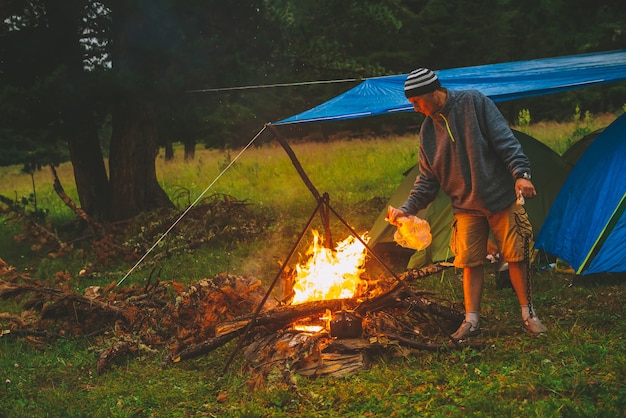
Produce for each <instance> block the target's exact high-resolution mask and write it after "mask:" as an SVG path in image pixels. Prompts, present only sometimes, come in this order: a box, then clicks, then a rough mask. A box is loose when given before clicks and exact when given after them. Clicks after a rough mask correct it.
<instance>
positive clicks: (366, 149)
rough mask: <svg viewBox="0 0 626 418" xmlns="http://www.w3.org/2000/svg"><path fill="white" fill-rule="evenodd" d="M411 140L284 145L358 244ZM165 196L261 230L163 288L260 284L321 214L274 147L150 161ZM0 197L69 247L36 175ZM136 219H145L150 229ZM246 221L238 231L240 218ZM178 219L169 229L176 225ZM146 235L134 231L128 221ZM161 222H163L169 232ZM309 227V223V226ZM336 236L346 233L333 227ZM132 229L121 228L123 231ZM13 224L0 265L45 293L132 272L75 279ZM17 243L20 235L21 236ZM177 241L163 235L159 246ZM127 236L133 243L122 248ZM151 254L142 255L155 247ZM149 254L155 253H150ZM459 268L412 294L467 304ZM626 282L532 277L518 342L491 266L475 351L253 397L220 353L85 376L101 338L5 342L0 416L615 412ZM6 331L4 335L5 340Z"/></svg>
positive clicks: (181, 271)
mask: <svg viewBox="0 0 626 418" xmlns="http://www.w3.org/2000/svg"><path fill="white" fill-rule="evenodd" d="M613 119H615V115H593V116H592V115H584V116H582V117H578V118H576V117H575V118H574V120H573V121H572V122H569V123H556V122H554V123H553V122H541V123H526V124H524V123H521V124H520V126H516V127H515V128H516V129H519V130H522V131H524V132H526V133H528V134H530V135H531V136H533V137H535V138H537V139H539V140H540V141H542V142H544V143H546V144H547V145H548V146H550V147H551V148H552V149H554V150H555V151H556V152H558V153H560V154H561V153H563V152H564V151H565V150H566V149H567V147H568V146H570V145H571V144H573V143H574V142H576V141H577V140H579V139H580V137H582V135H584V134H585V133H589V132H592V131H594V130H596V129H599V128H602V127H605V126H606V125H607V124H608V123H610V122H611V121H612V120H613ZM417 142H418V136H417V134H414V135H406V136H387V137H380V138H367V139H345V138H334V139H333V140H331V141H328V142H303V141H293V143H292V145H291V146H292V148H293V151H294V153H295V154H296V156H297V158H298V160H299V161H300V163H301V164H302V167H303V169H304V171H305V172H306V174H307V176H308V177H309V178H310V180H311V182H312V184H313V185H314V186H315V188H316V189H317V190H318V191H319V192H320V193H328V196H329V198H330V204H331V205H332V207H333V208H334V209H336V210H337V212H339V213H340V214H341V215H342V217H343V218H344V219H346V220H347V221H348V222H349V223H350V225H351V226H352V227H353V228H354V229H355V230H356V231H358V232H359V233H363V232H365V231H367V230H368V228H369V227H370V226H371V225H372V223H373V222H374V220H375V219H376V217H377V216H378V214H379V213H380V211H381V210H383V209H384V208H385V202H386V200H387V199H388V197H389V196H390V195H391V194H392V193H393V191H394V190H395V189H396V187H397V185H398V184H399V183H400V181H401V180H402V178H403V173H404V172H405V171H406V170H407V169H409V168H410V167H411V166H412V165H413V164H415V162H416V159H417ZM156 164H157V174H158V178H159V181H160V183H161V185H162V187H163V189H164V190H165V191H166V192H167V193H168V194H169V195H170V196H171V198H172V200H173V201H174V202H175V204H176V205H177V207H178V212H179V213H182V212H183V211H184V210H185V209H187V208H188V207H189V205H190V204H191V203H192V202H194V201H196V200H197V201H198V202H199V204H202V203H204V202H207V201H211V199H218V200H219V199H221V200H223V199H225V198H234V199H236V200H238V201H241V202H245V204H246V205H247V207H248V209H249V212H248V213H249V214H250V217H252V218H254V219H253V220H254V221H255V223H254V225H256V228H257V230H252V231H249V232H247V233H246V235H245V236H239V235H222V236H220V237H218V238H217V239H216V241H212V242H209V243H208V244H207V245H204V246H201V247H199V248H197V249H195V250H194V251H187V252H182V253H179V254H174V255H172V256H171V257H168V258H159V259H158V262H157V263H156V265H158V267H159V268H160V269H161V270H160V271H161V273H160V274H161V279H162V280H164V281H166V280H172V281H177V282H182V283H193V282H195V281H197V280H200V279H204V278H212V277H214V276H216V275H217V274H220V273H222V272H224V271H228V272H229V273H231V274H235V275H250V276H253V277H257V278H259V279H260V280H261V281H262V282H263V283H264V284H266V285H267V284H269V283H270V281H271V280H272V278H273V277H274V275H275V274H276V272H277V271H278V268H279V264H280V263H281V262H284V261H285V257H286V256H287V254H288V253H289V250H290V248H291V246H292V245H293V243H294V241H295V240H296V238H297V236H298V235H299V234H300V233H301V232H302V230H303V228H305V226H306V221H307V219H309V217H310V216H311V215H312V214H313V213H314V211H315V209H316V205H317V202H316V200H315V198H314V197H313V194H312V193H311V191H310V190H309V189H308V188H307V186H306V185H305V183H304V182H303V180H302V178H301V177H300V176H299V175H298V172H297V171H296V170H295V168H294V166H293V164H292V162H291V160H290V159H289V157H288V156H287V154H286V153H285V150H284V149H283V148H282V147H281V146H280V145H279V144H278V143H276V142H274V141H272V140H271V139H269V140H268V139H265V140H264V141H262V142H260V143H258V144H256V143H255V144H252V146H250V147H249V148H248V149H246V150H209V149H198V150H197V151H196V154H195V158H194V159H193V160H189V161H184V160H183V158H182V148H176V150H175V158H174V160H173V161H169V162H166V161H165V160H164V158H163V154H161V155H159V157H158V158H157V161H156ZM57 171H58V175H59V178H60V180H61V183H62V184H63V187H64V188H65V190H66V192H67V193H68V195H70V197H72V198H73V199H77V197H76V192H75V186H74V183H73V178H72V169H71V166H70V165H69V164H67V163H66V164H62V165H61V166H59V167H58V169H57ZM0 179H1V182H0V194H1V195H3V196H5V197H8V198H10V199H15V200H16V201H19V202H23V205H24V207H25V208H26V209H27V210H28V211H31V212H32V211H35V210H36V211H40V212H41V213H42V214H43V216H44V217H45V223H46V225H47V226H48V227H49V228H50V229H52V230H54V231H56V232H57V233H58V234H59V236H61V237H64V238H66V239H70V238H71V239H73V240H75V243H76V244H75V246H76V248H79V247H80V246H81V245H86V243H88V241H87V240H81V237H80V236H76V235H72V234H73V230H72V229H71V228H70V227H69V226H68V225H71V221H72V219H73V218H74V214H73V213H72V212H71V211H70V210H69V209H68V208H67V207H65V206H64V205H63V203H62V202H61V201H60V200H59V198H58V197H57V196H56V194H55V193H54V191H53V189H52V177H51V175H50V173H49V172H48V171H47V170H46V169H45V168H44V169H43V170H42V171H39V172H36V173H35V174H34V176H33V177H31V176H29V175H27V174H24V173H22V172H21V171H20V167H18V166H12V167H2V168H0ZM156 221H157V220H156V219H155V218H153V217H150V216H148V215H147V216H146V221H145V222H146V224H145V227H146V228H147V227H148V222H156ZM244 221H245V220H242V222H244ZM184 222H185V218H184V217H183V218H182V219H181V220H180V223H181V224H184ZM139 224H140V225H141V222H139ZM165 226H167V225H165ZM313 226H314V227H316V228H319V227H320V225H319V222H318V221H315V222H314V225H313ZM331 226H332V228H333V233H334V234H335V236H337V238H343V237H342V234H344V235H347V231H346V230H345V229H343V228H342V225H341V224H340V222H338V221H337V220H332V224H331ZM135 231H138V232H136V233H137V234H139V233H140V232H141V228H139V229H137V230H133V231H127V233H128V234H130V235H132V234H133V233H134V232H135ZM21 233H22V230H21V223H20V222H19V221H16V220H15V219H13V218H12V217H11V216H10V215H9V214H4V215H2V217H1V218H0V234H1V236H2V240H1V242H0V258H2V259H3V260H4V261H5V262H6V263H7V264H9V265H12V266H15V267H16V268H19V269H21V270H24V271H27V272H28V273H29V274H30V275H31V277H33V278H37V279H40V280H42V281H49V282H50V283H53V282H54V276H55V274H56V273H57V272H64V274H66V276H67V277H69V278H70V281H71V285H72V286H73V287H74V288H75V289H76V291H82V289H84V288H86V287H88V286H92V285H100V286H105V285H107V284H109V283H111V282H114V281H118V280H120V279H121V278H122V277H124V276H125V275H126V274H127V273H129V271H130V270H131V268H132V267H133V265H132V263H128V262H127V261H124V260H111V261H110V263H108V264H106V265H103V266H101V268H100V270H99V271H98V272H97V274H93V275H90V276H88V277H83V276H80V274H79V272H80V271H81V269H83V268H85V265H86V263H88V262H90V261H91V260H90V259H89V255H85V254H88V252H86V251H83V252H79V251H75V252H73V253H69V254H68V255H66V256H64V257H50V255H49V254H48V252H47V250H46V248H45V246H43V247H42V246H40V245H37V243H35V242H32V241H30V240H28V239H23V237H21V235H20V234H21ZM16 238H17V239H16ZM174 238H175V237H173V236H172V237H170V236H165V237H164V238H163V242H164V243H165V244H167V242H168V241H169V240H170V239H172V240H173V239H174ZM129 239H130V237H129ZM150 243H151V242H150ZM150 243H148V244H150ZM159 251H160V247H157V248H156V249H155V254H159ZM154 265H155V262H154V260H153V259H152V257H151V255H148V256H147V257H146V260H145V263H143V264H140V265H139V266H138V267H137V268H136V269H134V271H133V272H132V273H131V274H128V278H127V279H126V280H127V282H126V283H125V284H131V283H142V282H143V281H145V280H146V277H147V276H148V275H149V274H150V271H151V268H153V266H154ZM459 274H460V272H458V271H455V270H454V269H448V270H446V271H445V272H444V273H440V274H437V275H434V276H430V277H427V278H425V279H422V280H421V281H419V283H416V286H418V287H419V288H421V289H426V290H430V291H433V292H435V293H436V294H438V295H439V296H441V297H443V298H445V299H448V300H451V301H455V302H458V301H461V300H462V283H461V279H460V275H459ZM625 279H626V278H625V277H624V276H623V275H610V274H604V275H597V276H592V277H587V276H575V275H573V274H571V273H569V272H567V270H565V269H560V268H559V269H547V270H542V271H535V272H534V276H533V287H534V292H535V295H534V304H535V308H536V310H537V312H538V315H539V316H540V317H541V319H542V321H543V322H544V323H545V324H546V325H547V327H548V328H549V333H548V334H547V335H543V336H540V337H533V336H529V335H527V334H526V333H524V332H523V331H522V324H521V319H520V315H519V307H518V306H517V302H516V299H515V296H514V294H513V292H512V291H511V289H498V288H497V287H496V281H495V272H494V271H493V270H492V269H487V278H486V282H485V283H486V284H485V290H484V296H483V298H484V299H483V320H482V321H483V328H484V332H483V336H482V337H481V338H482V341H483V342H484V343H485V344H484V346H483V348H481V349H472V348H467V349H463V350H442V351H436V352H430V351H420V350H406V349H397V350H390V351H389V353H385V354H384V355H381V356H380V357H378V358H376V361H374V362H373V363H372V364H371V367H370V368H369V369H367V370H363V371H360V372H358V373H356V374H354V375H351V376H348V377H344V378H316V379H311V378H307V377H302V376H295V378H294V379H295V387H287V386H285V385H284V384H282V383H280V382H273V381H270V382H268V383H267V385H266V387H264V388H261V389H256V390H251V389H250V388H249V386H248V384H247V380H248V378H249V376H248V375H247V372H246V367H245V362H244V360H243V358H242V356H237V357H235V360H234V363H233V364H232V365H231V367H229V369H228V371H227V372H226V373H225V374H224V376H221V377H220V373H221V371H222V369H223V367H224V365H225V363H226V362H227V360H228V357H229V356H230V355H231V353H232V350H233V349H234V344H232V343H231V344H228V345H226V346H224V347H222V348H220V349H218V350H216V351H214V352H213V353H211V354H209V355H206V356H201V357H199V358H197V359H194V360H188V361H183V362H181V363H178V364H176V365H175V366H172V367H164V366H163V364H162V359H163V357H164V356H165V354H166V353H165V352H164V351H159V350H156V351H155V352H151V351H142V352H140V353H137V354H135V355H130V356H127V357H125V358H124V359H123V360H122V361H119V362H117V363H116V364H115V365H114V366H113V367H112V368H111V369H110V370H108V371H107V372H105V373H103V374H101V375H98V374H97V373H96V371H95V367H96V360H97V356H96V354H95V351H96V349H95V348H96V347H97V346H98V345H99V344H100V343H101V341H100V340H99V338H98V337H94V336H86V335H84V336H77V337H65V338H58V339H56V340H54V341H50V342H49V343H48V344H45V345H38V344H34V343H32V342H31V341H30V340H29V339H28V338H20V337H15V336H11V335H3V336H2V337H0V394H1V395H2V396H0V417H224V416H227V417H281V416H285V417H286V416H302V417H375V416H393V417H413V416H436V417H443V416H446V417H462V416H463V417H464V416H478V417H481V416H485V417H486V416H504V417H522V416H523V417H618V416H624V414H625V413H626V339H625V337H624V335H626V308H625V307H624V303H623V301H624V300H625V298H626V281H625ZM2 312H7V313H9V314H12V315H21V314H22V309H21V306H20V304H19V302H16V301H13V300H4V301H0V327H2V326H3V319H2V316H1V313H2ZM2 329H3V328H2Z"/></svg>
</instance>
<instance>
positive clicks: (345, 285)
mask: <svg viewBox="0 0 626 418" xmlns="http://www.w3.org/2000/svg"><path fill="white" fill-rule="evenodd" d="M361 239H362V240H363V241H365V242H368V240H369V237H367V236H366V235H363V236H362V237H361ZM322 244H323V243H322V240H321V238H320V236H319V234H318V233H317V231H313V244H312V246H311V248H309V250H308V253H307V257H308V261H307V262H306V264H304V265H301V264H298V265H297V266H296V277H295V279H294V285H293V290H294V291H295V296H294V298H293V302H292V304H298V303H302V302H308V301H315V300H330V299H347V298H352V297H354V296H355V295H357V290H358V289H359V287H361V286H362V285H363V284H364V281H363V280H361V277H360V276H361V274H362V273H363V271H364V268H363V265H364V263H365V255H366V248H365V246H364V245H363V243H361V241H359V240H358V239H356V238H355V237H353V236H350V237H348V238H346V239H345V240H343V241H341V242H340V243H338V244H337V247H336V248H335V250H332V249H329V248H326V247H324V245H322Z"/></svg>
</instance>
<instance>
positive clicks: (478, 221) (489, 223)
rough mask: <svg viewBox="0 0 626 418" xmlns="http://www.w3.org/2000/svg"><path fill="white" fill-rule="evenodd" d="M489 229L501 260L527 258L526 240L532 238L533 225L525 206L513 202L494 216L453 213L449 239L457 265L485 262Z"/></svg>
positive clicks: (509, 260)
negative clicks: (525, 252) (525, 255)
mask: <svg viewBox="0 0 626 418" xmlns="http://www.w3.org/2000/svg"><path fill="white" fill-rule="evenodd" d="M489 232H491V233H492V234H493V238H494V240H495V244H496V245H497V246H498V249H499V251H500V257H501V259H502V260H504V261H506V262H508V263H514V262H518V261H523V260H524V241H525V240H526V239H528V240H529V242H530V241H532V226H531V224H530V221H529V220H528V214H527V213H526V209H525V208H524V207H523V206H519V205H517V204H516V203H513V204H512V205H511V206H509V207H508V208H507V209H504V210H503V211H501V212H498V213H496V214H494V215H491V216H481V215H469V214H465V213H457V214H455V215H454V222H453V224H452V238H451V241H450V247H451V249H452V252H453V253H454V266H455V267H458V268H465V267H476V266H479V265H481V264H484V263H485V261H486V259H487V241H488V239H489ZM529 245H530V244H529Z"/></svg>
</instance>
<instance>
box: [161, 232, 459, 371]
mask: <svg viewBox="0 0 626 418" xmlns="http://www.w3.org/2000/svg"><path fill="white" fill-rule="evenodd" d="M312 233H313V242H312V244H311V246H310V248H309V249H308V250H307V252H306V253H305V257H304V260H303V261H301V262H300V263H298V264H296V265H295V267H294V268H293V269H288V270H287V269H286V270H285V271H284V272H283V274H281V279H282V281H283V294H285V293H286V294H287V295H288V297H287V298H285V299H283V300H282V302H281V303H280V304H279V305H278V306H274V307H272V308H267V309H264V310H261V311H259V312H258V315H256V316H255V315H247V316H245V317H240V318H236V319H234V320H230V321H224V322H222V323H220V324H218V325H217V327H216V337H215V338H214V339H213V340H211V341H209V342H207V344H208V345H204V346H201V347H194V348H192V349H191V350H185V351H183V352H181V353H179V354H178V355H177V356H176V357H173V361H180V360H181V359H184V358H189V357H195V356H196V355H198V354H200V353H202V352H205V351H210V350H212V349H213V348H215V347H216V346H217V345H222V344H224V343H225V342H226V341H229V340H230V339H232V338H234V337H237V336H238V337H239V339H240V342H242V344H241V345H240V346H238V348H242V349H243V353H244V356H245V358H246V360H247V362H248V364H249V365H250V367H251V371H253V374H254V375H256V376H259V380H261V381H263V380H264V379H266V378H267V376H268V375H269V374H270V373H271V371H273V370H279V371H280V372H281V373H284V374H285V378H289V376H291V373H294V372H295V373H298V374H301V375H306V376H343V375H346V374H351V373H354V372H356V371H358V370H362V369H364V368H367V367H368V366H369V364H370V361H371V360H370V357H371V354H372V353H373V352H380V351H381V350H396V349H398V347H400V346H405V347H410V348H415V349H429V350H435V349H441V348H448V347H449V344H448V343H446V342H445V338H446V336H448V337H449V332H451V331H452V330H454V329H455V328H456V327H457V326H458V325H459V324H460V322H461V321H462V314H461V313H460V312H459V311H457V310H456V309H454V308H452V307H450V306H447V305H446V304H444V303H442V302H441V301H436V300H433V299H430V297H433V296H434V295H433V294H432V293H431V292H425V291H414V290H411V288H410V286H409V285H408V281H410V280H415V279H419V278H422V277H425V276H428V275H431V274H434V273H436V272H440V271H442V270H443V269H444V268H446V266H442V265H439V264H437V265H433V266H430V267H428V268H426V269H419V270H411V271H408V272H406V273H404V274H403V275H402V277H388V276H381V277H377V278H373V277H370V275H369V274H368V271H367V268H366V265H367V264H368V248H367V245H366V244H367V240H368V238H367V235H366V234H365V235H362V236H359V238H356V237H355V236H349V237H348V238H346V239H345V240H343V241H341V242H339V243H338V244H337V245H336V246H335V248H327V247H326V246H325V245H324V244H325V243H324V240H323V238H322V237H321V236H320V234H319V233H318V232H317V231H312ZM432 338H443V339H444V341H443V342H436V341H434V340H433V339H432Z"/></svg>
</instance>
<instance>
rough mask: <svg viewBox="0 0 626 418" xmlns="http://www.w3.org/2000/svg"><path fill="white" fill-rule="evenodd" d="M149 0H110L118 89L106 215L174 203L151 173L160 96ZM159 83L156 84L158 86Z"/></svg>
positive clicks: (154, 27) (125, 216) (129, 213)
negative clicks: (109, 203) (109, 192)
mask: <svg viewBox="0 0 626 418" xmlns="http://www.w3.org/2000/svg"><path fill="white" fill-rule="evenodd" d="M152 4H153V3H152V2H148V1H142V2H136V1H129V0H117V1H112V2H111V10H112V16H113V19H112V22H113V24H112V39H113V48H112V49H111V51H112V52H111V60H112V64H113V73H114V75H115V77H116V78H117V82H118V87H120V91H118V92H117V95H116V96H117V102H116V103H115V105H114V109H113V112H112V125H113V130H112V133H111V147H110V153H109V177H110V184H111V218H112V219H113V220H124V219H129V218H132V217H134V216H136V215H138V214H139V213H141V212H144V211H149V210H153V209H158V208H163V207H174V205H173V204H172V202H171V201H170V199H169V197H168V196H167V194H166V193H165V192H164V191H163V189H162V188H161V186H160V185H159V183H158V181H157V177H156V167H155V159H156V156H157V153H158V147H157V130H156V116H155V115H156V112H155V109H156V106H155V103H156V102H155V100H157V98H159V97H162V91H160V89H161V88H163V87H162V83H163V80H162V79H161V77H160V76H159V68H160V66H161V65H163V62H162V61H160V60H159V59H158V58H163V57H159V55H158V53H157V54H156V55H155V53H156V52H158V50H157V49H154V45H152V44H151V43H150V41H151V40H154V39H155V37H156V36H157V35H158V34H159V26H158V24H157V22H156V21H154V20H151V15H150V11H151V10H152V8H151V7H149V6H150V5H152ZM157 57H158V58H157ZM160 86H161V87H160Z"/></svg>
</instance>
